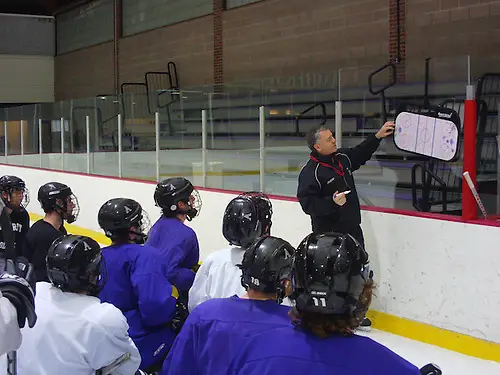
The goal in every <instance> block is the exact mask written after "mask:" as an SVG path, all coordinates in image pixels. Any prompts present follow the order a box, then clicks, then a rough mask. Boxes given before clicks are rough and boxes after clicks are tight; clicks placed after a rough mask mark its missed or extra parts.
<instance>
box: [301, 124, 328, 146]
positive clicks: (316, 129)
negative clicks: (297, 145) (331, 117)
mask: <svg viewBox="0 0 500 375" xmlns="http://www.w3.org/2000/svg"><path fill="white" fill-rule="evenodd" d="M323 130H330V128H328V126H326V125H316V126H313V127H312V128H311V129H309V130H308V132H307V133H306V142H307V147H309V149H310V150H311V151H314V150H315V149H314V145H315V144H317V143H318V142H319V137H320V135H321V132H322V131H323Z"/></svg>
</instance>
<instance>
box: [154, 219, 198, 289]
mask: <svg viewBox="0 0 500 375" xmlns="http://www.w3.org/2000/svg"><path fill="white" fill-rule="evenodd" d="M147 244H148V245H150V246H153V247H155V248H157V249H158V250H160V254H161V256H162V258H163V263H164V264H166V265H168V267H167V269H168V279H169V281H170V282H171V283H172V284H173V285H175V286H176V287H177V288H178V289H180V290H183V291H188V290H189V288H191V285H193V281H194V276H195V274H194V272H193V271H191V268H193V267H194V266H196V265H197V264H198V262H199V260H200V249H199V245H198V238H197V237H196V233H195V232H194V230H193V229H191V228H190V227H188V226H187V225H185V224H184V223H183V222H181V221H180V220H179V219H177V218H169V217H164V216H162V217H160V218H159V219H158V220H157V221H156V223H155V224H154V225H153V227H152V228H151V230H150V232H149V234H148V240H147Z"/></svg>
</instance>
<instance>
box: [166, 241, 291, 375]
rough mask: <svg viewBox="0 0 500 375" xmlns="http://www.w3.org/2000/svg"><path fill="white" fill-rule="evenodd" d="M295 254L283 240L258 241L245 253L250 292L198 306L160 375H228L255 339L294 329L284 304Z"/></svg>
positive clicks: (244, 273)
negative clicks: (279, 329) (246, 345)
mask: <svg viewBox="0 0 500 375" xmlns="http://www.w3.org/2000/svg"><path fill="white" fill-rule="evenodd" d="M294 251H295V249H294V248H293V247H292V246H291V245H290V244H289V243H288V242H286V241H285V240H283V239H281V238H276V237H271V236H264V237H261V238H259V239H257V240H256V241H255V242H254V243H253V244H252V246H250V247H249V248H248V249H247V250H246V251H245V255H244V257H243V262H242V264H241V270H242V275H241V283H242V284H243V285H244V287H245V289H246V290H247V293H246V294H245V295H244V296H242V297H241V298H240V297H238V296H232V297H230V298H214V299H211V300H209V301H206V302H204V303H202V304H200V305H199V306H197V307H196V308H195V309H194V310H193V311H192V312H191V314H189V317H188V319H187V320H186V323H185V324H184V327H183V328H182V331H181V333H180V334H179V336H177V338H176V340H175V342H174V345H173V346H172V349H171V350H170V353H169V354H168V356H167V359H166V360H165V363H164V364H163V368H162V373H161V374H162V375H167V374H168V375H174V374H198V375H202V374H226V373H228V372H226V369H227V367H228V366H229V364H230V361H231V359H232V358H233V356H234V355H235V354H236V353H237V351H238V350H239V347H240V346H241V345H242V343H243V342H245V340H248V338H249V337H250V336H252V335H254V334H257V333H259V332H262V331H266V330H267V329H269V328H275V327H280V326H284V327H288V328H289V329H290V327H291V323H290V319H289V318H288V316H287V313H288V310H289V308H288V307H285V306H282V305H280V303H281V302H282V300H283V298H284V297H285V296H287V295H288V294H289V293H290V291H291V282H290V278H291V268H292V259H293V258H292V257H293V253H294ZM221 348H223V349H221ZM278 373H281V372H278Z"/></svg>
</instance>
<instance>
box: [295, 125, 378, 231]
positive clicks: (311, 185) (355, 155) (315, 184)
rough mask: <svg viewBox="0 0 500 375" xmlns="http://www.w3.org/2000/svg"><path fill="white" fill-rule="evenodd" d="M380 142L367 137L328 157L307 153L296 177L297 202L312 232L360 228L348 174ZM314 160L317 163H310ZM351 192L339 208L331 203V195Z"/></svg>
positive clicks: (368, 158)
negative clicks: (307, 216)
mask: <svg viewBox="0 0 500 375" xmlns="http://www.w3.org/2000/svg"><path fill="white" fill-rule="evenodd" d="M379 144H380V140H379V139H377V138H376V137H375V135H370V136H369V137H368V138H366V139H365V140H364V141H363V142H361V143H360V144H359V145H357V146H356V147H354V148H350V149H339V150H337V152H335V153H334V154H332V155H328V156H322V155H319V154H318V153H317V152H315V151H313V152H311V155H310V159H309V161H308V162H307V163H306V165H304V167H303V168H302V170H301V171H300V174H299V186H298V189H297V198H298V199H299V202H300V205H301V206H302V210H303V211H304V212H305V213H306V214H308V215H309V216H311V223H312V230H313V231H314V232H330V231H342V232H349V231H351V230H352V229H353V227H355V226H356V227H357V226H358V225H359V224H361V212H360V207H359V198H358V194H357V192H356V186H355V183H354V176H353V175H352V172H354V171H355V170H357V169H359V168H360V167H361V166H362V165H363V164H365V163H366V162H367V161H368V160H370V158H371V157H372V155H373V153H374V152H375V151H376V150H377V148H378V146H379ZM313 159H316V160H317V161H315V160H313ZM346 190H351V193H350V194H348V195H346V198H347V201H346V203H345V204H344V205H343V206H339V205H337V204H336V203H335V202H334V201H333V193H335V192H336V191H338V192H339V193H340V192H342V191H346Z"/></svg>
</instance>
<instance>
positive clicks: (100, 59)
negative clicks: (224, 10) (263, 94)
mask: <svg viewBox="0 0 500 375" xmlns="http://www.w3.org/2000/svg"><path fill="white" fill-rule="evenodd" d="M213 42H214V39H213V23H212V16H208V17H203V18H198V19H194V20H190V21H186V22H181V23H178V24H175V25H172V26H169V27H163V28H159V29H156V30H152V31H147V32H143V33H140V34H136V35H132V36H130V37H126V38H122V39H120V44H119V46H120V48H119V55H118V61H119V73H120V76H119V84H121V83H123V82H144V74H145V73H146V72H147V71H166V70H167V63H168V62H169V61H171V60H172V61H174V62H175V63H176V65H177V71H178V74H179V82H180V84H181V85H182V86H183V87H186V86H192V85H202V84H210V83H213V46H214V43H213ZM113 72H114V69H113V43H112V42H109V43H105V44H102V45H99V46H93V47H90V48H85V49H82V50H79V51H75V52H70V53H67V54H64V55H61V56H57V57H56V59H55V74H56V82H55V85H56V100H66V99H71V98H85V97H92V96H95V95H98V94H106V93H109V94H113V93H114V74H113Z"/></svg>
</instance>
